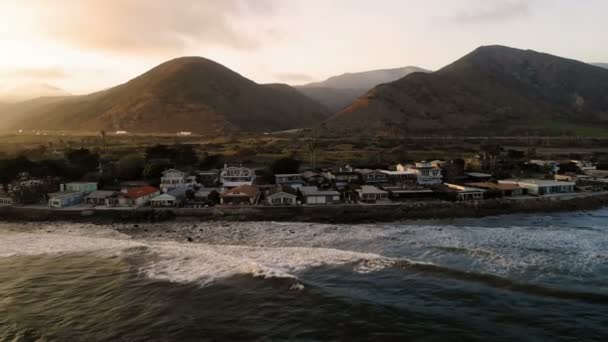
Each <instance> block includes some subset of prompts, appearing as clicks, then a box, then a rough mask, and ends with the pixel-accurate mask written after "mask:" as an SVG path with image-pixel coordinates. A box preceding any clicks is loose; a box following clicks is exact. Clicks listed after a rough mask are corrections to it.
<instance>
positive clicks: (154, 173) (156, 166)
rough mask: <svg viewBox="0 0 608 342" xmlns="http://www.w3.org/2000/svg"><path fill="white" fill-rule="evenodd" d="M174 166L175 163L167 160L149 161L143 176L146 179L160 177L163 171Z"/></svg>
mask: <svg viewBox="0 0 608 342" xmlns="http://www.w3.org/2000/svg"><path fill="white" fill-rule="evenodd" d="M172 167H173V164H171V163H170V162H167V161H162V160H157V161H148V162H147V163H146V164H145V165H144V168H143V171H142V176H143V177H144V179H155V178H160V177H161V175H162V173H163V171H165V170H167V169H170V168H172Z"/></svg>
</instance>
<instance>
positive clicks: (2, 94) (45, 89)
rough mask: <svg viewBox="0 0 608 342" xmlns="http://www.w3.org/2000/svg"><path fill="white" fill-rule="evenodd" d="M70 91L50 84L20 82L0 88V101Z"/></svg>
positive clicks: (65, 94) (13, 100)
mask: <svg viewBox="0 0 608 342" xmlns="http://www.w3.org/2000/svg"><path fill="white" fill-rule="evenodd" d="M69 95H70V93H68V92H67V91H65V90H63V89H61V88H58V87H56V86H53V85H50V84H45V83H42V84H38V83H36V84H21V85H18V86H15V87H12V88H8V89H1V88H0V102H4V103H13V102H21V101H26V100H31V99H35V98H38V97H50V96H69Z"/></svg>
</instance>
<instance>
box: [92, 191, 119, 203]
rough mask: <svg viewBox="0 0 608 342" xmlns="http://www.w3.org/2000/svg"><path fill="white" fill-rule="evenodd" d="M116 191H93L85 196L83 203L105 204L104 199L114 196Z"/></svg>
mask: <svg viewBox="0 0 608 342" xmlns="http://www.w3.org/2000/svg"><path fill="white" fill-rule="evenodd" d="M117 193H118V192H117V191H105V190H97V191H93V192H91V193H90V194H88V195H86V196H85V198H84V203H85V204H90V205H106V201H107V200H108V198H111V197H113V196H116V194H117Z"/></svg>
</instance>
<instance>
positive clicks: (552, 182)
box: [499, 179, 576, 186]
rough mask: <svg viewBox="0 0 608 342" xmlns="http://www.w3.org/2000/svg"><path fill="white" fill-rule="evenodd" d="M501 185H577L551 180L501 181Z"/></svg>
mask: <svg viewBox="0 0 608 342" xmlns="http://www.w3.org/2000/svg"><path fill="white" fill-rule="evenodd" d="M499 183H501V184H505V183H516V184H536V185H538V186H560V185H576V183H574V182H563V181H554V180H550V179H505V180H504V181H502V180H501V181H499Z"/></svg>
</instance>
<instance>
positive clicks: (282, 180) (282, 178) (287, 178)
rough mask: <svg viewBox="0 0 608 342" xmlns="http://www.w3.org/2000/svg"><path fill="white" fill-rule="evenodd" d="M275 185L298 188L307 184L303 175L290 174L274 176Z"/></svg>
mask: <svg viewBox="0 0 608 342" xmlns="http://www.w3.org/2000/svg"><path fill="white" fill-rule="evenodd" d="M274 179H275V184H276V185H279V186H283V185H285V186H290V187H293V188H297V187H300V186H303V185H304V184H305V182H304V179H303V178H302V174H301V173H288V174H277V175H274Z"/></svg>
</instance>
